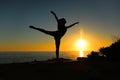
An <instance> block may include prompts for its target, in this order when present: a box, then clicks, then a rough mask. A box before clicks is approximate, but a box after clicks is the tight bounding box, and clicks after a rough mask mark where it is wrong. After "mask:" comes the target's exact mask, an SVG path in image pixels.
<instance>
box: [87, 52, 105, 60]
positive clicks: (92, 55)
mask: <svg viewBox="0 0 120 80" xmlns="http://www.w3.org/2000/svg"><path fill="white" fill-rule="evenodd" d="M87 56H88V60H89V61H94V62H96V61H97V62H98V61H103V60H105V56H103V55H102V54H101V53H100V52H95V51H92V52H91V53H90V54H88V55H87Z"/></svg>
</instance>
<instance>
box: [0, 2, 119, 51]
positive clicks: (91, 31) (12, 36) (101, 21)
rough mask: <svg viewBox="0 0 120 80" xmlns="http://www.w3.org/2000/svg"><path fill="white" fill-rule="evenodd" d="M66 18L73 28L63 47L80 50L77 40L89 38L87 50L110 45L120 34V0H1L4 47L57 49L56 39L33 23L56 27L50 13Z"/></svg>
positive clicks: (1, 43) (1, 48) (0, 29)
mask: <svg viewBox="0 0 120 80" xmlns="http://www.w3.org/2000/svg"><path fill="white" fill-rule="evenodd" d="M50 11H54V12H55V13H56V14H57V16H58V18H63V17H64V18H65V19H66V21H67V23H66V25H70V24H72V23H74V22H77V21H79V22H80V23H79V24H77V25H75V26H74V27H72V28H70V29H69V30H68V31H67V33H66V34H65V36H64V37H63V38H62V40H61V46H60V51H76V50H79V48H78V47H76V42H77V41H78V40H80V38H81V36H82V38H83V39H84V40H85V41H86V42H87V45H86V48H85V50H86V51H92V50H98V49H99V48H100V47H105V46H109V45H110V44H111V43H112V42H113V38H114V36H119V34H120V0H0V51H55V44H54V39H53V38H52V37H51V36H48V35H45V34H44V33H41V32H39V31H36V30H33V29H30V28H29V25H33V26H35V27H40V28H43V29H46V30H51V31H53V30H56V29H57V22H56V20H55V18H54V16H53V15H52V14H51V13H50Z"/></svg>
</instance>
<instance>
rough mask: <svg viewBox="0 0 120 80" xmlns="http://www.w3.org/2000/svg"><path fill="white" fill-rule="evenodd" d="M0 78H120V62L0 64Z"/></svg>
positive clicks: (100, 79)
mask: <svg viewBox="0 0 120 80" xmlns="http://www.w3.org/2000/svg"><path fill="white" fill-rule="evenodd" d="M0 80H120V64H119V63H115V62H114V63H113V62H98V63H93V62H89V63H82V62H80V61H68V62H64V61H63V62H59V63H56V62H54V61H45V62H38V61H34V62H27V63H12V64H0Z"/></svg>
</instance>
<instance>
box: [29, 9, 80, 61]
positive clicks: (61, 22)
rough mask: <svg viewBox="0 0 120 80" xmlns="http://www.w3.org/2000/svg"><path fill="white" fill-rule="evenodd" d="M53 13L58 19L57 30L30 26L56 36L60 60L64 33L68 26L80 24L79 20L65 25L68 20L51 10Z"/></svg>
mask: <svg viewBox="0 0 120 80" xmlns="http://www.w3.org/2000/svg"><path fill="white" fill-rule="evenodd" d="M51 13H52V14H53V15H54V16H55V19H56V21H57V24H58V28H57V30H56V31H47V30H45V29H41V28H36V27H34V26H29V27H30V28H32V29H35V30H38V31H41V32H43V33H45V34H48V35H51V36H53V37H54V39H55V45H56V59H57V60H58V59H59V47H60V40H61V38H62V37H63V36H64V34H65V33H66V31H67V29H68V28H70V27H72V26H74V25H75V24H78V23H79V22H75V23H73V24H71V25H69V26H65V24H66V20H65V19H64V18H61V19H58V17H57V16H56V14H55V13H54V12H53V11H51Z"/></svg>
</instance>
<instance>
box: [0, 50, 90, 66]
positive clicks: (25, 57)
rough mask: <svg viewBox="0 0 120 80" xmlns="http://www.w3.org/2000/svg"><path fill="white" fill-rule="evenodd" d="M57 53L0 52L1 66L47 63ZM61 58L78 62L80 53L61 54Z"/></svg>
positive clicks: (85, 53) (85, 55)
mask: <svg viewBox="0 0 120 80" xmlns="http://www.w3.org/2000/svg"><path fill="white" fill-rule="evenodd" d="M88 53H89V52H88V51H86V52H84V57H87V54H88ZM55 57H56V55H55V52H0V64H4V63H22V62H30V61H34V60H37V61H46V60H48V59H53V58H55ZM59 57H60V58H66V59H72V60H76V59H77V57H80V52H78V51H70V52H60V54H59Z"/></svg>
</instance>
